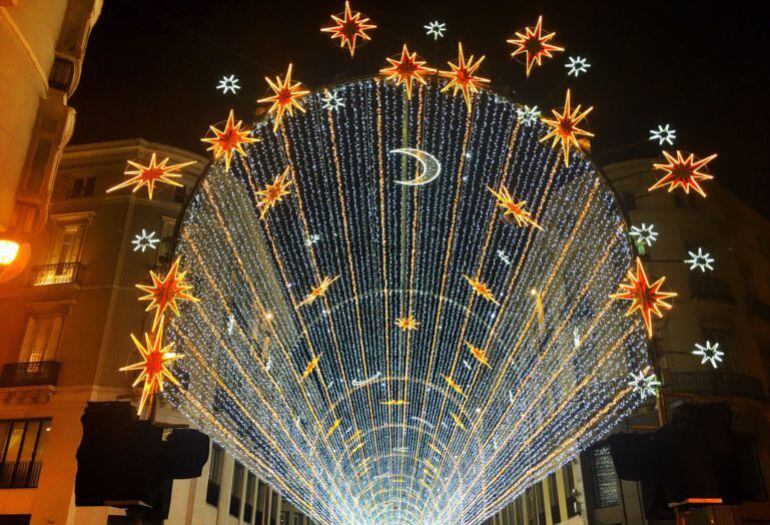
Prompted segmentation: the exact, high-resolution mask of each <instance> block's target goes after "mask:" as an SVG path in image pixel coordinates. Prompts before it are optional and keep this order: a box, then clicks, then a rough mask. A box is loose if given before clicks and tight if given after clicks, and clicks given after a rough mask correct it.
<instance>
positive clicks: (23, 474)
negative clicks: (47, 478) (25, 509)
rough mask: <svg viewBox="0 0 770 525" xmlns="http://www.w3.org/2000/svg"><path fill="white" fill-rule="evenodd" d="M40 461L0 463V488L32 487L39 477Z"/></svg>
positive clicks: (35, 485) (35, 484) (41, 464)
mask: <svg viewBox="0 0 770 525" xmlns="http://www.w3.org/2000/svg"><path fill="white" fill-rule="evenodd" d="M42 466H43V463H42V462H40V461H18V462H15V463H0V489H33V488H35V487H37V482H38V480H39V479H40V468H41V467H42Z"/></svg>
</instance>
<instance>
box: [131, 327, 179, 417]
mask: <svg viewBox="0 0 770 525" xmlns="http://www.w3.org/2000/svg"><path fill="white" fill-rule="evenodd" d="M131 340H133V341H134V344H135V345H136V348H137V349H138V350H139V353H140V354H141V356H142V360H141V361H139V362H138V363H134V364H132V365H128V366H124V367H123V368H121V369H120V371H121V372H128V371H133V370H141V373H140V374H139V376H138V377H137V378H136V380H135V381H134V383H133V384H132V385H131V386H137V385H138V384H139V383H142V382H143V383H144V385H143V386H142V399H141V401H139V410H138V411H137V413H138V414H139V415H140V416H141V415H142V412H144V407H145V406H146V405H147V401H148V400H152V398H153V397H154V396H155V394H157V393H158V392H163V380H164V379H168V380H169V381H171V382H172V383H173V384H175V385H176V386H180V385H179V382H178V381H177V380H176V378H175V377H174V376H173V375H172V374H171V372H170V371H169V369H168V364H169V363H172V362H174V361H176V360H177V359H181V358H182V357H184V356H183V355H181V354H177V353H175V352H173V351H172V350H173V348H174V343H170V344H168V345H165V346H163V321H162V320H161V321H160V323H159V324H158V329H157V331H155V333H154V334H148V333H146V332H145V334H144V344H142V342H141V341H140V340H139V339H137V338H136V336H134V334H131Z"/></svg>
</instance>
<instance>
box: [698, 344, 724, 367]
mask: <svg viewBox="0 0 770 525" xmlns="http://www.w3.org/2000/svg"><path fill="white" fill-rule="evenodd" d="M692 353H693V355H697V356H700V357H701V358H702V359H701V361H700V364H702V365H705V364H706V363H710V364H711V366H713V367H714V368H716V367H718V366H719V363H721V362H722V356H723V355H725V353H724V352H722V351H721V350H720V349H719V343H712V342H711V341H706V345H705V346H704V345H701V344H698V343H695V350H693V351H692Z"/></svg>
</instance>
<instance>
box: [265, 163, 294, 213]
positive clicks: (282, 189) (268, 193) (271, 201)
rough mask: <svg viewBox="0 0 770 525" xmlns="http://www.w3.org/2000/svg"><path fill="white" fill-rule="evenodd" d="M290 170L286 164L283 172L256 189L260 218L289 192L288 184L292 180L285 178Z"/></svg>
mask: <svg viewBox="0 0 770 525" xmlns="http://www.w3.org/2000/svg"><path fill="white" fill-rule="evenodd" d="M290 171H291V167H289V166H287V167H286V169H285V170H283V173H281V174H280V175H279V176H277V177H276V178H275V180H273V183H272V184H268V185H267V186H265V189H263V190H259V191H257V196H258V197H259V202H258V203H257V207H259V208H262V212H261V213H260V214H259V218H260V219H264V218H265V215H267V212H268V211H270V209H271V208H273V207H274V206H275V205H276V204H278V203H279V202H281V201H282V200H283V198H284V197H286V196H287V195H289V194H290V192H289V186H291V184H292V181H290V180H287V179H288V177H289V172H290Z"/></svg>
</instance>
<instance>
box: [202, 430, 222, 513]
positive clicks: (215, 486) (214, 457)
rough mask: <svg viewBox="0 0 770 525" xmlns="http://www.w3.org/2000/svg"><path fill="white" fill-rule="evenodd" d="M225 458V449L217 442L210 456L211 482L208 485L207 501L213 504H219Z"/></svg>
mask: <svg viewBox="0 0 770 525" xmlns="http://www.w3.org/2000/svg"><path fill="white" fill-rule="evenodd" d="M224 459H225V451H224V450H223V449H222V447H220V446H219V445H217V444H216V443H215V444H213V445H212V446H211V457H210V458H209V482H208V485H207V487H206V503H208V504H209V505H213V506H215V507H216V506H218V505H219V487H220V486H221V484H222V466H223V463H224Z"/></svg>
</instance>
